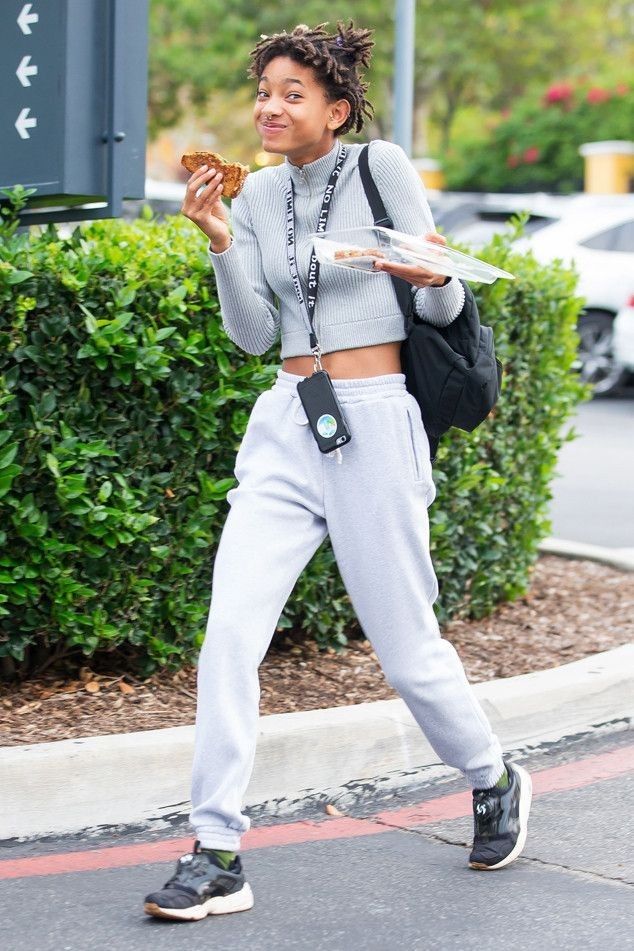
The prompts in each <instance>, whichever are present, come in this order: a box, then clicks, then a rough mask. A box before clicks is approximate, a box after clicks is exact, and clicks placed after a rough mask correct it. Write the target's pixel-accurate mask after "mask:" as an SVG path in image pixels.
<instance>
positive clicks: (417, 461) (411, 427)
mask: <svg viewBox="0 0 634 951" xmlns="http://www.w3.org/2000/svg"><path fill="white" fill-rule="evenodd" d="M406 412H407V434H408V440H407V442H408V448H409V457H410V466H411V470H412V473H413V475H414V482H422V481H423V479H424V478H425V470H426V467H425V465H424V460H423V458H422V453H423V452H425V448H424V447H423V446H422V445H421V440H420V439H419V438H418V432H417V431H416V426H417V420H415V419H414V416H413V411H412V409H411V407H410V406H407V407H406Z"/></svg>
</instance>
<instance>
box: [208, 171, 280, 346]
mask: <svg viewBox="0 0 634 951" xmlns="http://www.w3.org/2000/svg"><path fill="white" fill-rule="evenodd" d="M247 182H248V179H247ZM231 224H232V228H233V236H234V240H233V241H232V242H231V245H230V246H229V247H228V248H227V250H226V251H222V252H221V253H220V254H214V252H213V251H212V250H211V247H210V248H209V257H210V260H211V263H212V265H213V268H214V273H215V276H216V287H217V288H218V296H219V298H220V305H221V313H222V323H223V326H224V328H225V331H226V332H227V336H228V337H229V338H230V339H231V340H232V341H233V342H234V343H235V344H237V345H238V346H239V347H241V348H242V349H243V350H245V351H246V352H247V353H254V354H262V353H265V352H266V351H267V350H268V349H269V348H270V347H271V346H272V345H273V343H274V342H275V340H276V338H277V335H278V330H279V327H280V315H279V311H278V309H277V306H276V303H275V295H274V294H273V291H272V290H271V288H270V287H269V286H268V284H267V282H266V278H265V276H264V269H263V267H262V256H261V254H260V248H259V245H258V239H257V236H256V234H255V231H254V228H253V222H252V220H251V213H250V210H249V201H248V197H247V183H246V182H245V185H244V188H243V189H242V191H241V193H240V194H239V195H238V196H237V197H236V198H234V199H233V201H232V203H231Z"/></svg>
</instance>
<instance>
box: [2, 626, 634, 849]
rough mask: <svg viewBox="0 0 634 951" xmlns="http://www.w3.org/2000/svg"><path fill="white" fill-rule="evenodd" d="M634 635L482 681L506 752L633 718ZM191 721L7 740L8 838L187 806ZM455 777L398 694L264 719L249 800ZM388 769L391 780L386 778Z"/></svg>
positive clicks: (478, 688)
mask: <svg viewBox="0 0 634 951" xmlns="http://www.w3.org/2000/svg"><path fill="white" fill-rule="evenodd" d="M633 677H634V644H626V645H624V646H623V647H618V648H616V649H615V650H611V651H605V652H604V653H601V654H594V655H592V656H591V657H587V658H585V659H583V660H579V661H575V662H574V663H571V664H565V665H563V666H561V667H554V668H551V669H550V670H544V671H537V672H534V673H530V674H524V675H521V676H518V677H508V678H505V679H501V680H492V681H488V682H486V683H480V684H475V685H474V689H475V692H476V695H477V696H478V699H479V700H480V702H481V703H482V705H483V707H484V710H485V712H486V714H487V716H488V717H489V718H490V720H491V724H492V726H493V729H494V730H495V732H496V733H497V734H498V736H499V738H500V742H501V743H502V746H503V748H504V749H505V750H507V751H513V750H516V751H517V750H519V749H522V748H523V747H526V746H529V745H532V746H537V745H540V744H543V743H546V742H557V741H558V740H560V739H562V738H563V737H565V736H571V735H574V734H577V733H580V732H583V731H586V730H589V729H592V728H595V727H598V726H602V725H605V724H607V723H614V722H615V721H621V723H626V722H627V721H629V720H630V719H632V718H634V690H633V689H632V683H633ZM193 739H194V727H193V726H184V727H174V728H171V729H166V730H148V731H143V732H138V733H121V734H113V735H110V736H95V737H87V738H84V739H75V740H60V741H58V742H54V743H41V744H33V745H26V746H16V747H6V748H4V749H0V775H1V776H2V787H3V795H2V806H3V808H2V813H1V815H0V840H4V841H7V840H15V839H31V838H39V837H42V836H46V835H61V834H71V833H79V832H82V833H84V834H86V835H88V834H91V833H92V834H94V833H96V832H97V831H98V829H99V828H100V827H101V828H103V827H112V826H121V825H136V826H139V825H140V826H143V825H146V826H148V825H150V824H152V827H153V828H156V827H157V823H158V825H159V827H160V825H164V826H165V827H168V820H169V819H170V818H173V817H175V816H182V815H183V814H185V813H187V812H188V810H189V801H188V796H189V780H190V771H191V763H192V753H193ZM421 770H424V775H425V778H430V777H432V776H433V777H436V776H440V775H446V776H450V775H455V774H456V771H455V770H453V769H451V768H449V767H446V766H444V765H443V764H440V763H439V762H438V757H437V756H436V754H435V753H434V752H433V750H432V749H431V747H430V746H429V744H428V743H427V741H426V740H425V738H424V736H423V734H422V733H421V731H420V730H419V728H418V726H417V725H416V723H415V722H414V720H413V718H412V716H411V714H410V713H409V711H408V710H407V708H406V706H405V704H404V703H403V701H402V700H382V701H377V702H375V703H363V704H358V705H354V706H349V707H333V708H330V709H326V710H313V711H307V712H302V713H284V714H275V715H272V716H266V717H262V718H261V720H260V735H259V741H258V749H257V755H256V760H255V768H254V772H253V776H252V780H251V783H250V784H249V788H248V790H247V795H246V804H247V805H248V806H258V805H262V804H264V803H270V802H272V801H276V809H277V813H278V814H280V810H282V811H283V806H282V805H280V803H281V801H283V802H286V803H289V802H291V801H292V800H293V798H295V799H298V798H301V797H304V796H306V795H309V794H315V793H316V792H319V791H322V792H323V791H325V790H333V789H340V788H341V787H342V786H343V785H347V784H350V783H355V782H364V781H366V782H367V781H369V780H371V779H373V778H376V777H382V785H383V788H385V787H386V784H387V785H388V786H389V784H390V777H392V780H393V785H394V786H398V785H400V786H403V785H405V784H406V783H407V782H410V783H412V782H420V781H421V778H422V777H421ZM386 778H387V779H386Z"/></svg>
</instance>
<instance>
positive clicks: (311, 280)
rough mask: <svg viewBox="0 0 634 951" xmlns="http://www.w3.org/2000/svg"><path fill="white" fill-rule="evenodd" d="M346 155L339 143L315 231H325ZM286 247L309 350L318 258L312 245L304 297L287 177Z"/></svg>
mask: <svg viewBox="0 0 634 951" xmlns="http://www.w3.org/2000/svg"><path fill="white" fill-rule="evenodd" d="M347 154H348V149H347V148H346V146H345V145H340V146H339V153H338V155H337V164H336V165H335V167H334V170H333V172H332V174H331V176H330V178H329V180H328V184H327V185H326V191H325V192H324V197H323V199H322V202H321V211H320V212H319V221H318V223H317V229H316V230H317V233H318V234H322V232H324V231H325V230H326V224H327V222H328V215H329V213H330V204H331V201H332V196H333V192H334V190H335V185H336V184H337V180H338V178H339V175H340V174H341V169H342V167H343V163H344V162H345V160H346V156H347ZM286 249H287V252H288V266H289V269H290V272H291V277H292V278H293V285H294V287H295V293H296V294H297V300H298V301H299V306H300V307H305V308H306V313H307V314H308V323H309V327H310V349H311V350H314V349H315V348H316V347H317V346H318V343H317V335H316V334H315V325H314V323H313V317H314V313H315V304H316V303H317V286H318V284H319V261H318V260H317V255H316V254H315V248H314V247H313V250H312V253H311V256H310V264H309V266H308V296H307V298H305V297H304V294H303V293H302V286H301V284H300V282H299V273H298V271H297V257H296V254H295V207H294V192H293V180H292V179H290V178H289V182H288V186H287V189H286Z"/></svg>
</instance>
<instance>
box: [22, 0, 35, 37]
mask: <svg viewBox="0 0 634 951" xmlns="http://www.w3.org/2000/svg"><path fill="white" fill-rule="evenodd" d="M32 6H33V4H32V3H25V4H24V6H23V7H22V9H21V10H20V14H19V16H18V26H19V27H20V29H21V30H22V32H23V33H32V32H33V31H32V29H31V27H30V26H29V23H37V21H38V20H39V19H40V18H39V16H38V14H37V13H29V10H30V9H31V8H32Z"/></svg>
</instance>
